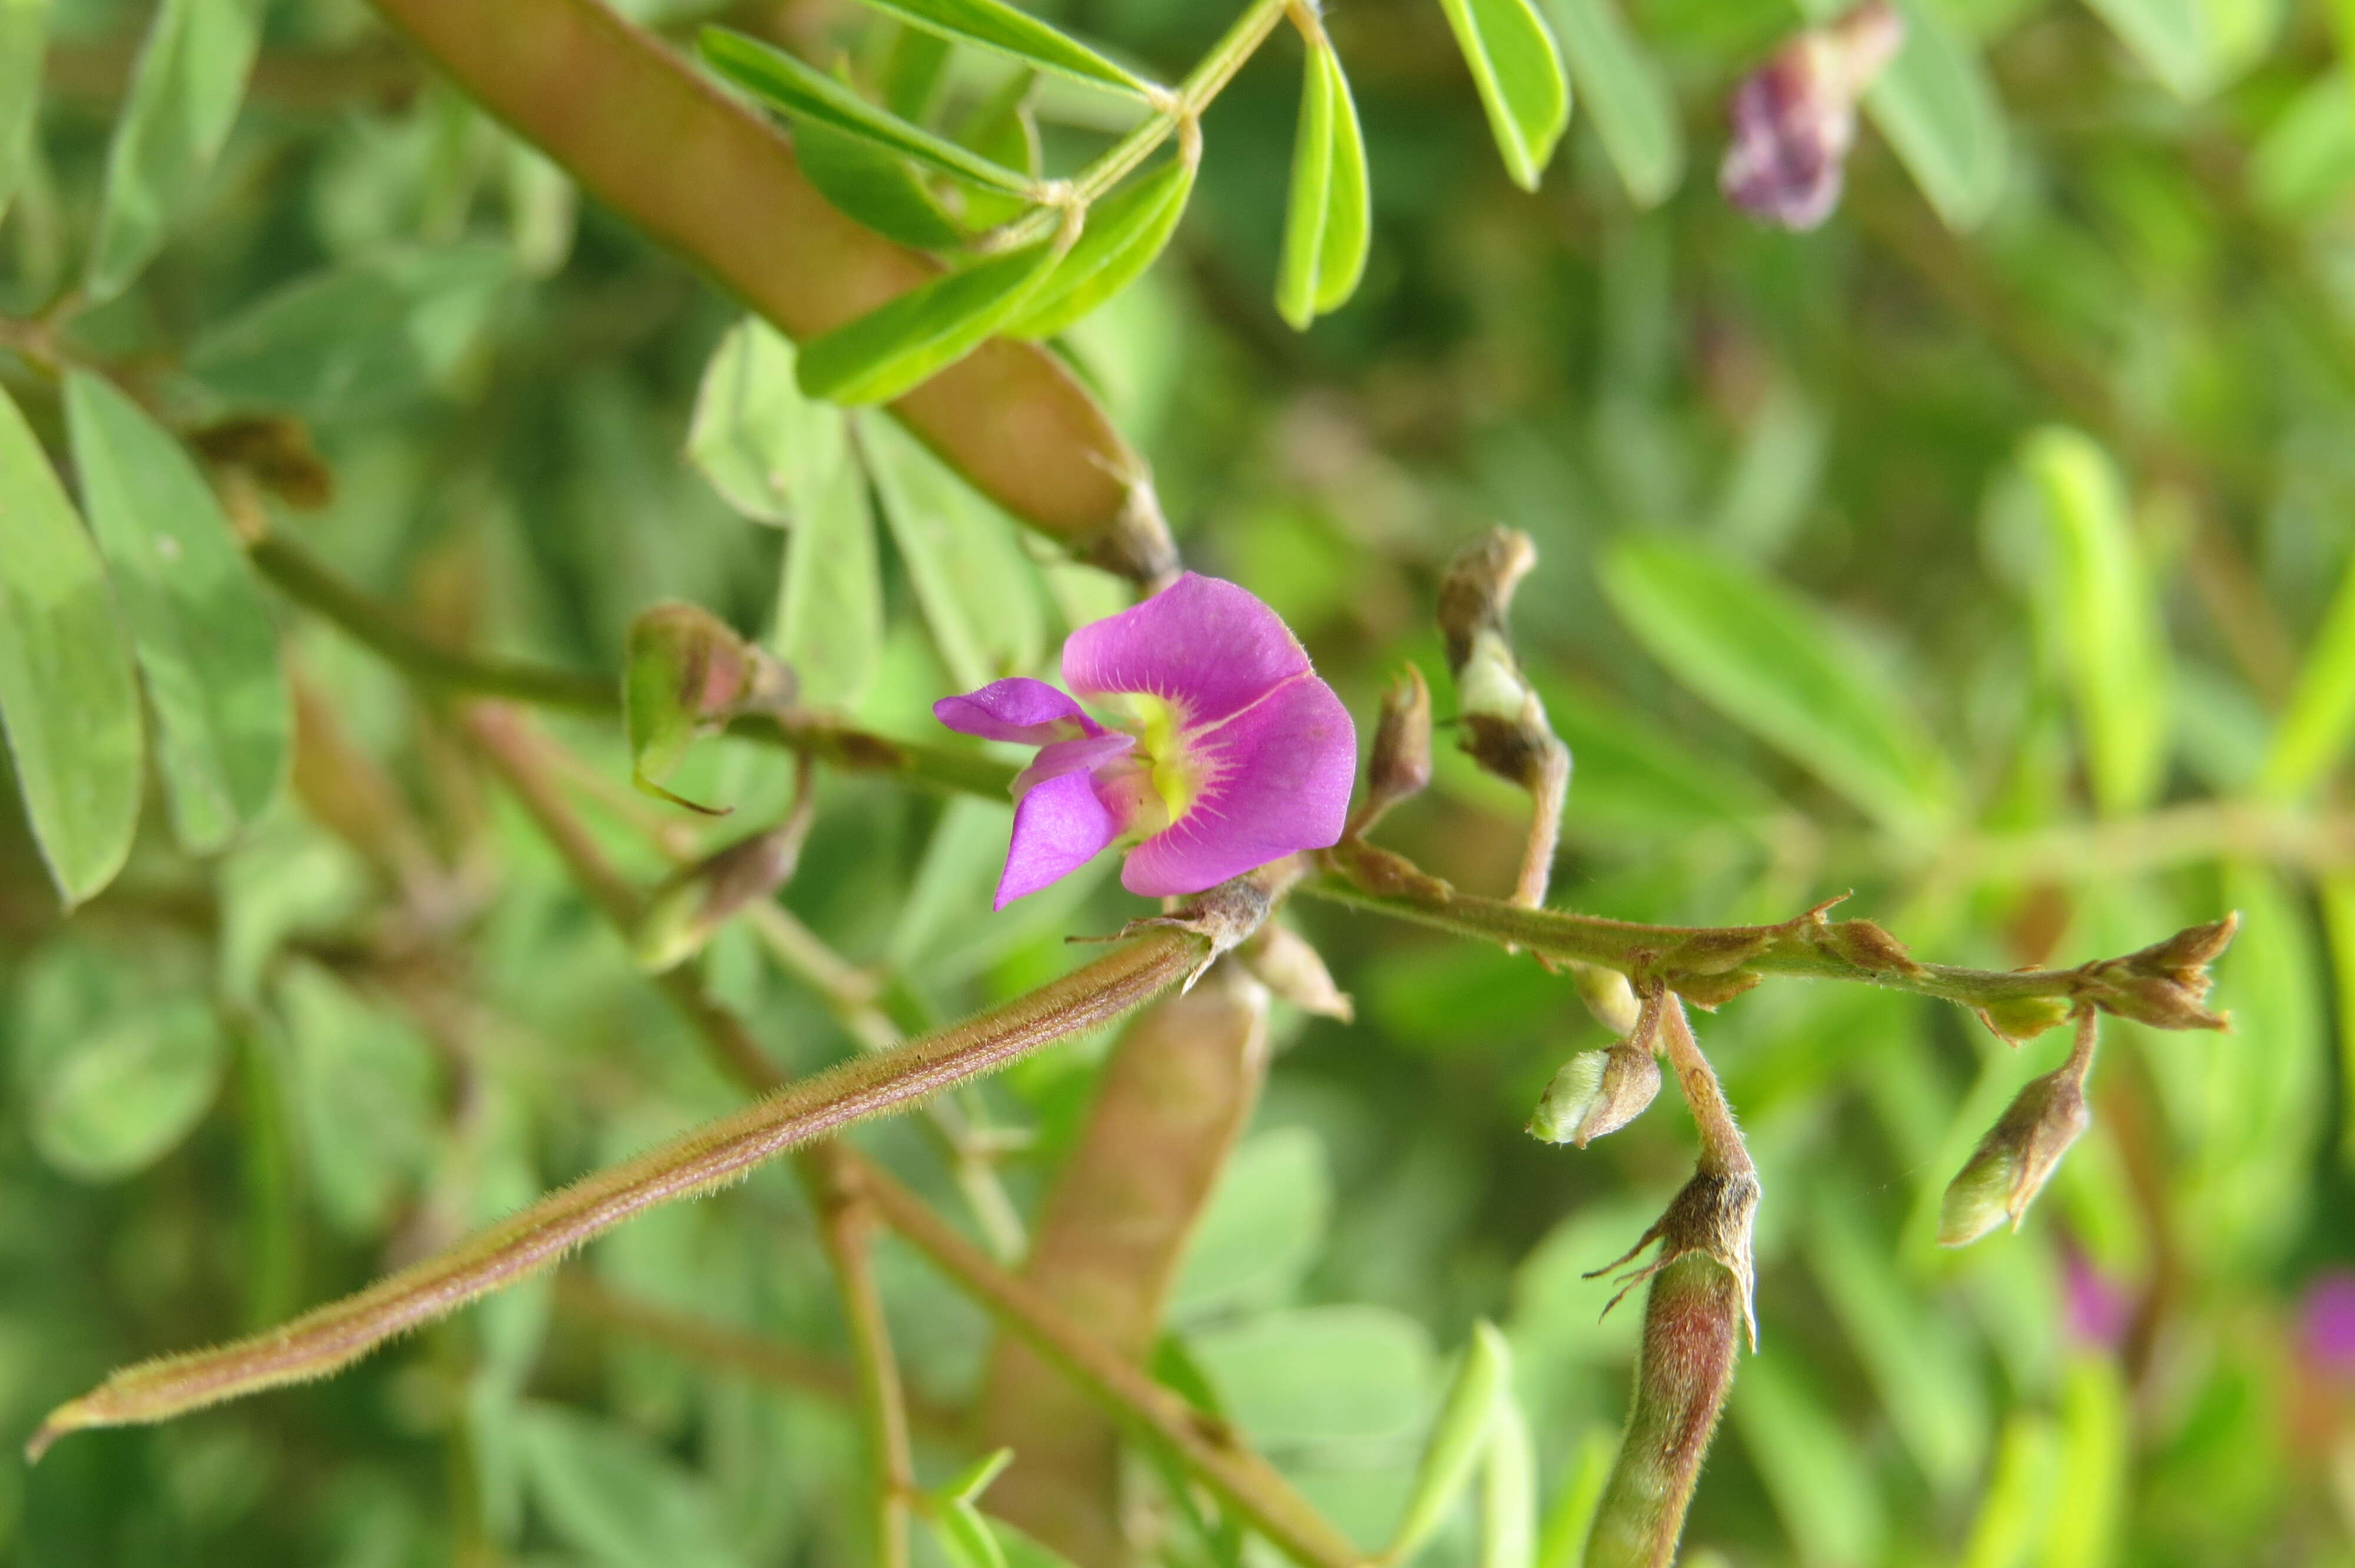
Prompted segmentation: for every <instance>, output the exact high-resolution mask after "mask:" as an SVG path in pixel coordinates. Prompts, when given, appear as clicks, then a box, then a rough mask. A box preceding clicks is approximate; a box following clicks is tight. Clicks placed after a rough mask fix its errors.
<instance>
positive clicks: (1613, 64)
mask: <svg viewBox="0 0 2355 1568" xmlns="http://www.w3.org/2000/svg"><path fill="white" fill-rule="evenodd" d="M1546 9H1547V12H1548V14H1549V15H1550V16H1552V18H1553V26H1554V31H1555V33H1556V34H1558V35H1559V36H1560V37H1561V53H1562V58H1563V59H1564V61H1565V62H1567V63H1568V65H1569V67H1570V74H1571V77H1572V79H1573V80H1575V81H1576V82H1577V83H1578V91H1579V94H1580V96H1581V97H1582V98H1583V99H1585V101H1586V110H1587V112H1588V113H1589V114H1591V115H1593V119H1594V133H1595V134H1596V135H1597V136H1598V137H1600V138H1601V139H1602V142H1603V151H1604V153H1605V154H1608V155H1609V157H1610V159H1611V166H1612V167H1613V168H1614V169H1615V170H1617V171H1618V173H1619V181H1620V183H1621V184H1622V185H1625V186H1626V187H1627V195H1628V196H1629V198H1630V199H1632V200H1633V201H1634V202H1635V204H1636V206H1637V207H1657V206H1658V205H1659V204H1660V203H1662V202H1664V201H1666V200H1667V199H1668V196H1669V195H1670V194H1671V193H1672V192H1674V191H1675V190H1676V188H1677V182H1678V181H1679V180H1680V179H1682V178H1683V177H1684V169H1685V140H1684V127H1683V126H1682V125H1681V124H1680V123H1679V122H1678V119H1677V101H1676V95H1675V94H1674V93H1673V92H1671V91H1670V90H1669V88H1668V80H1667V78H1666V77H1665V76H1663V75H1662V73H1661V71H1660V68H1659V67H1658V66H1657V64H1655V63H1654V61H1653V59H1652V58H1651V56H1649V55H1648V54H1646V52H1645V51H1644V48H1643V46H1642V45H1641V44H1639V43H1638V42H1637V41H1636V37H1635V35H1634V34H1633V33H1632V32H1630V31H1629V30H1628V26H1627V19H1626V17H1625V16H1622V15H1621V14H1620V10H1619V7H1618V5H1615V4H1614V0H1547V5H1546Z"/></svg>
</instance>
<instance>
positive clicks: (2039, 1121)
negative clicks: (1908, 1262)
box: [1938, 1007, 2100, 1246]
mask: <svg viewBox="0 0 2355 1568" xmlns="http://www.w3.org/2000/svg"><path fill="white" fill-rule="evenodd" d="M2098 1016H2099V1015H2098V1014H2096V1013H2095V1012H2094V1010H2093V1009H2092V1008H2090V1007H2089V1008H2086V1009H2084V1010H2083V1012H2079V1013H2078V1015H2077V1041H2076V1044H2075V1047H2074V1048H2073V1049H2072V1050H2071V1051H2070V1053H2069V1059H2068V1060H2067V1061H2065V1062H2063V1063H2062V1064H2061V1065H2060V1066H2058V1067H2056V1068H2054V1069H2053V1070H2052V1071H2051V1072H2049V1073H2046V1074H2044V1075H2042V1076H2041V1077H2036V1078H2031V1079H2030V1080H2029V1082H2028V1085H2027V1086H2026V1087H2024V1088H2022V1089H2021V1090H2020V1091H2019V1095H2018V1096H2017V1097H2014V1098H2013V1100H2012V1102H2011V1104H2010V1105H2009V1107H2006V1108H2005V1110H2004V1113H2003V1115H2002V1116H2000V1117H1998V1118H1996V1124H1995V1125H1994V1126H1993V1127H1991V1128H1987V1136H1986V1137H1985V1138H1982V1139H1979V1145H1978V1147H1977V1149H1975V1150H1972V1151H1971V1157H1970V1159H1969V1160H1966V1161H1965V1162H1964V1165H1963V1169H1962V1171H1961V1172H1960V1173H1959V1174H1958V1175H1956V1176H1955V1179H1954V1181H1951V1182H1949V1183H1948V1184H1947V1187H1946V1196H1945V1202H1944V1203H1943V1204H1942V1205H1941V1206H1940V1208H1939V1210H1938V1245H1940V1246H1967V1245H1970V1244H1971V1243H1973V1242H1975V1241H1977V1240H1978V1239H1979V1238H1980V1237H1981V1236H1983V1235H1985V1234H1987V1233H1988V1232H1989V1231H1991V1230H1993V1229H1995V1228H1996V1226H1998V1225H1999V1224H2003V1223H2004V1222H2005V1221H2006V1220H2009V1221H2010V1222H2011V1228H2012V1229H2014V1230H2018V1229H2019V1222H2020V1220H2021V1218H2022V1217H2023V1216H2024V1215H2026V1214H2027V1213H2028V1206H2029V1204H2030V1203H2032V1202H2035V1201H2036V1194H2037V1193H2039V1192H2042V1191H2043V1190H2044V1183H2045V1182H2047V1181H2051V1179H2052V1172H2053V1171H2057V1170H2059V1169H2060V1167H2061V1157H2062V1155H2063V1154H2066V1153H2067V1152H2068V1151H2069V1146H2070V1145H2071V1144H2073V1143H2074V1142H2076V1141H2077V1139H2078V1138H2079V1137H2080V1136H2082V1135H2083V1132H2084V1130H2085V1129H2086V1128H2088V1127H2090V1126H2092V1125H2093V1121H2094V1116H2093V1112H2092V1111H2090V1110H2089V1109H2087V1108H2086V1106H2085V1080H2086V1078H2087V1076H2088V1075H2090V1074H2091V1073H2092V1072H2093V1070H2094V1041H2095V1039H2096V1038H2097V1036H2098V1035H2099V1033H2100V1026H2099V1023H2098V1022H2097V1019H2098Z"/></svg>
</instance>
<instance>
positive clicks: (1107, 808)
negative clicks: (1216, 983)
mask: <svg viewBox="0 0 2355 1568" xmlns="http://www.w3.org/2000/svg"><path fill="white" fill-rule="evenodd" d="M1063 682H1064V683H1065V684H1066V685H1068V686H1070V687H1071V691H1072V692H1074V693H1076V694H1078V695H1080V696H1082V697H1085V698H1087V699H1089V700H1090V701H1091V702H1093V703H1096V704H1098V705H1100V706H1101V707H1103V709H1104V710H1105V711H1106V712H1112V711H1114V710H1119V711H1121V712H1122V713H1123V715H1124V717H1125V718H1126V720H1127V721H1128V722H1127V723H1126V724H1125V726H1123V727H1120V728H1106V727H1105V726H1103V725H1101V724H1099V723H1097V722H1096V721H1095V720H1094V719H1092V718H1091V717H1089V716H1088V715H1087V714H1086V713H1085V712H1083V711H1082V709H1081V707H1080V705H1079V704H1078V703H1076V702H1074V701H1072V700H1071V697H1070V696H1067V695H1065V694H1063V693H1061V692H1060V691H1058V690H1056V689H1055V688H1054V687H1052V686H1050V685H1049V684H1048V683H1046V682H1044V681H1033V680H1028V679H1026V678H1022V677H1017V678H1015V679H1013V680H1007V681H993V682H991V683H989V684H988V685H986V686H984V687H983V688H982V689H981V690H979V691H977V692H970V693H967V694H965V695H964V696H961V697H943V698H942V699H941V700H940V701H939V702H937V703H934V704H933V705H932V714H933V716H934V717H936V718H938V719H939V720H940V721H941V722H942V723H943V724H944V725H946V726H949V727H950V728H951V729H953V730H955V731H957V732H958V733H959V734H962V735H975V736H981V737H982V738H983V739H985V740H1011V741H1018V742H1020V743H1022V744H1024V745H1026V746H1036V747H1038V748H1039V755H1038V756H1037V757H1036V758H1033V759H1032V761H1031V763H1030V766H1029V767H1028V768H1024V769H1023V770H1022V771H1021V773H1020V774H1019V775H1018V776H1017V777H1016V779H1015V780H1014V840H1013V842H1012V843H1011V844H1010V845H1008V846H1007V852H1006V873H1005V874H1004V875H1003V876H1002V877H1000V878H999V879H998V884H997V899H996V908H999V909H1003V908H1005V907H1006V906H1007V905H1008V904H1011V903H1013V902H1014V900H1016V899H1018V898H1020V897H1022V896H1023V895H1026V894H1030V893H1036V892H1038V891H1039V889H1040V888H1042V887H1044V886H1046V885H1048V884H1049V883H1051V882H1054V881H1057V880H1058V879H1060V878H1061V877H1065V876H1068V875H1070V874H1071V873H1072V872H1074V871H1077V870H1078V869H1079V868H1080V867H1081V866H1082V865H1085V864H1086V863H1088V862H1089V861H1091V860H1092V859H1094V858H1095V857H1096V855H1097V854H1098V853H1100V852H1101V851H1102V850H1103V848H1104V847H1105V846H1106V845H1107V844H1111V843H1114V842H1120V843H1126V844H1133V845H1134V846H1135V847H1134V848H1133V849H1131V850H1130V851H1129V853H1128V862H1127V863H1126V864H1125V865H1124V866H1123V867H1122V868H1121V874H1120V881H1121V885H1122V886H1124V887H1125V888H1127V889H1128V890H1129V891H1130V892H1131V893H1136V894H1142V895H1145V896H1146V897H1148V898H1167V897H1174V896H1177V895H1181V894H1188V893H1200V892H1202V891H1204V890H1205V889H1207V888H1211V887H1215V886H1217V885H1219V884H1220V883H1221V882H1225V881H1226V880H1228V879H1229V878H1231V877H1236V876H1241V874H1243V873H1245V872H1247V871H1252V870H1255V869H1257V868H1258V867H1260V866H1263V865H1265V864H1266V863H1268V862H1270V861H1272V860H1279V859H1281V858H1283V857H1284V856H1285V855H1287V854H1290V853H1294V852H1295V851H1296V850H1307V849H1323V848H1326V847H1327V846H1328V845H1330V844H1335V843H1337V842H1340V838H1341V823H1342V819H1343V817H1344V816H1345V815H1346V814H1347V812H1348V807H1349V786H1350V782H1351V780H1352V779H1354V778H1355V777H1356V774H1357V767H1358V737H1357V731H1356V730H1355V729H1354V728H1353V727H1352V726H1351V725H1350V723H1349V715H1348V710H1346V709H1345V708H1343V707H1342V706H1341V700H1340V698H1338V697H1337V696H1335V695H1334V694H1333V688H1332V687H1330V686H1328V685H1327V684H1326V683H1324V682H1322V681H1320V680H1318V679H1317V678H1316V672H1315V671H1314V670H1312V669H1311V668H1310V667H1309V663H1308V655H1307V654H1306V653H1305V652H1303V651H1302V649H1301V646H1300V640H1299V639H1298V638H1296V637H1295V636H1293V635H1292V631H1291V629H1290V628H1288V627H1286V626H1285V625H1284V622H1283V621H1282V620H1279V619H1278V618H1277V616H1276V613H1275V612H1274V611H1273V610H1272V609H1268V607H1267V606H1265V605H1263V604H1262V603H1261V602H1260V601H1259V600H1258V599H1253V598H1252V596H1251V595H1250V594H1249V593H1247V592H1245V591H1244V590H1243V589H1241V588H1237V587H1236V586H1235V585H1234V584H1232V583H1229V582H1220V580H1219V579H1218V578H1216V577H1198V576H1196V575H1195V574H1194V573H1192V572H1188V573H1187V574H1186V575H1185V576H1184V577H1179V578H1178V579H1177V581H1176V582H1175V583H1172V584H1171V585H1170V586H1169V587H1168V588H1165V589H1164V590H1162V591H1161V592H1160V593H1157V594H1156V595H1155V596H1154V597H1153V598H1151V599H1146V601H1145V602H1144V603H1143V604H1140V605H1137V606H1135V608H1133V609H1124V610H1123V611H1121V612H1120V613H1119V614H1118V615H1114V616H1111V617H1108V618H1107V619H1105V620H1099V621H1096V622H1094V623H1093V624H1092V625H1088V626H1082V627H1081V628H1080V629H1079V630H1077V631H1074V632H1072V633H1071V636H1070V637H1069V638H1068V639H1066V640H1065V641H1064V643H1063Z"/></svg>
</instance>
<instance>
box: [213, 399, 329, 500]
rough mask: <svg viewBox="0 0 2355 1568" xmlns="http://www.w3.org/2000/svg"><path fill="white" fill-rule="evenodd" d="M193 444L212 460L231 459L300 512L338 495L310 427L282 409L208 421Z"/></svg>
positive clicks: (226, 462)
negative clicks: (278, 412) (282, 412)
mask: <svg viewBox="0 0 2355 1568" xmlns="http://www.w3.org/2000/svg"><path fill="white" fill-rule="evenodd" d="M188 444H189V445H190V446H193V447H195V448H196V449H197V451H198V452H200V453H202V454H203V455H204V456H205V458H206V459H207V460H208V461H211V462H215V463H222V464H230V465H234V466H236V467H238V468H241V469H243V470H244V471H246V472H247V473H249V474H250V475H252V476H253V481H254V482H255V483H257V484H259V485H261V488H262V489H264V490H266V491H268V492H270V493H271V494H272V495H274V496H276V497H278V499H279V500H281V501H282V502H284V503H286V504H287V505H289V506H291V507H293V508H294V509H295V510H296V511H297V512H316V511H317V510H319V508H321V507H323V506H325V505H326V504H328V503H330V502H332V501H334V500H335V499H336V471H335V470H333V469H331V468H329V467H328V466H327V461H326V460H325V458H323V457H321V456H320V455H319V449H318V448H317V447H316V446H314V445H313V444H312V441H311V431H310V428H309V427H308V426H306V425H304V423H303V421H302V420H300V419H295V418H288V417H287V416H286V415H283V414H265V415H240V416H239V417H237V418H228V419H222V420H219V421H218V422H217V423H214V424H210V425H207V426H206V427H205V428H204V429H200V430H197V431H196V432H195V433H194V434H192V435H190V436H189V438H188Z"/></svg>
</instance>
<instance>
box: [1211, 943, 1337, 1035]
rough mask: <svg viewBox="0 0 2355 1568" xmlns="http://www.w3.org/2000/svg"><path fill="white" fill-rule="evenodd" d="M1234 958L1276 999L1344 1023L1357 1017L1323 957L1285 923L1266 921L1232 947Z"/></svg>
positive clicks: (1321, 1016) (1304, 1010) (1302, 1010)
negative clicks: (1238, 944) (1335, 982)
mask: <svg viewBox="0 0 2355 1568" xmlns="http://www.w3.org/2000/svg"><path fill="white" fill-rule="evenodd" d="M1235 957H1236V958H1238V959H1241V961H1242V966H1243V968H1244V969H1248V970H1250V971H1251V976H1252V979H1253V980H1257V981H1259V983H1260V984H1262V985H1263V986H1265V987H1267V989H1268V991H1270V992H1271V993H1273V995H1274V996H1275V997H1276V999H1277V1000H1278V1001H1288V1002H1290V1003H1291V1004H1292V1005H1293V1006H1295V1007H1296V1008H1298V1009H1300V1011H1301V1012H1313V1013H1315V1014H1316V1016H1318V1017H1319V1018H1337V1019H1339V1020H1340V1021H1341V1022H1344V1023H1347V1022H1349V1021H1350V1020H1352V1019H1353V1018H1355V1017H1356V1016H1357V1010H1356V1009H1355V1008H1354V1007H1353V1006H1351V1004H1350V1001H1349V998H1348V995H1347V994H1346V993H1344V992H1343V991H1342V990H1341V988H1340V987H1339V986H1337V985H1335V984H1334V983H1333V973H1332V971H1331V970H1330V969H1327V968H1326V967H1325V959H1323V957H1321V956H1320V955H1319V954H1318V953H1317V951H1316V948H1313V947H1311V946H1309V944H1308V939H1307V938H1305V937H1303V936H1302V935H1301V934H1300V933H1299V932H1297V931H1295V930H1293V929H1292V928H1291V927H1288V926H1279V925H1277V924H1276V923H1275V922H1274V921H1273V920H1270V921H1268V922H1266V923H1265V924H1264V925H1263V926H1261V927H1260V928H1259V929H1258V930H1256V931H1254V932H1252V934H1251V936H1250V937H1249V938H1246V939H1245V940H1244V942H1243V944H1242V946H1241V947H1240V948H1236V949H1235Z"/></svg>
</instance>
